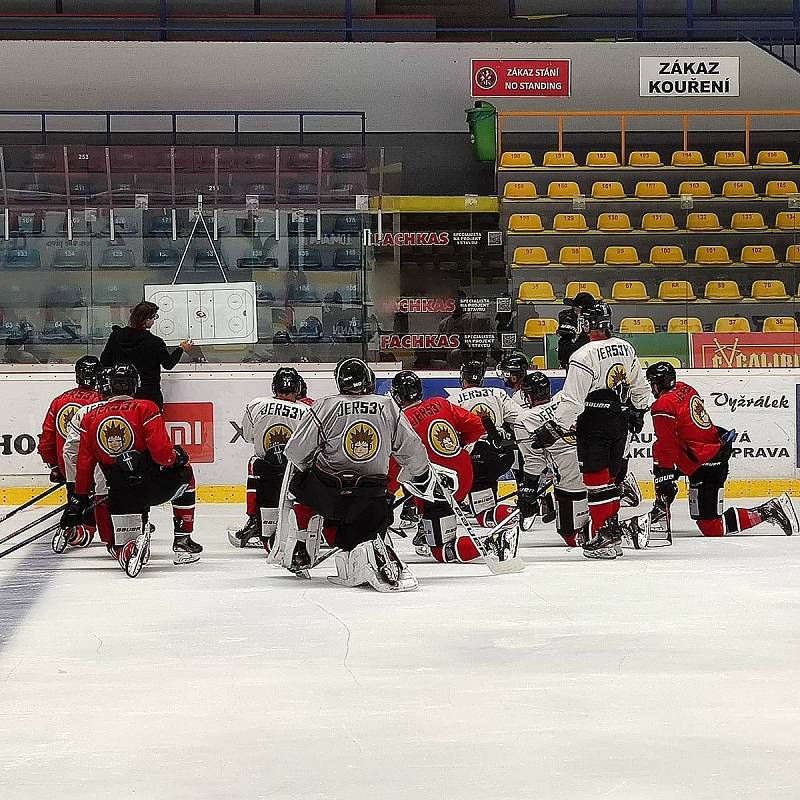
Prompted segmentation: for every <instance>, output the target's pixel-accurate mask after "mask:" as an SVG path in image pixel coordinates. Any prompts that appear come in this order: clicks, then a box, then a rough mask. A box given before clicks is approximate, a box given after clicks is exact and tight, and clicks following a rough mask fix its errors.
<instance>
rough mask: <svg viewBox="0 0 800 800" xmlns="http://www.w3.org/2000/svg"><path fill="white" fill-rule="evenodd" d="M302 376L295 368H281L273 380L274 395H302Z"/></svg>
mask: <svg viewBox="0 0 800 800" xmlns="http://www.w3.org/2000/svg"><path fill="white" fill-rule="evenodd" d="M300 380H301V379H300V374H299V373H298V371H297V370H296V369H295V368H294V367H281V368H280V369H279V370H278V371H277V372H276V373H275V375H274V376H273V378H272V393H273V394H274V395H275V396H276V397H277V395H279V394H293V395H297V396H299V395H300Z"/></svg>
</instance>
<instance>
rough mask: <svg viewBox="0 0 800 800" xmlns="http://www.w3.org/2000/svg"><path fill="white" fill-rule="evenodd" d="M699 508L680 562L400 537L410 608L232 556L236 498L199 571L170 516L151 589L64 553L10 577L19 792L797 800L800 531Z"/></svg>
mask: <svg viewBox="0 0 800 800" xmlns="http://www.w3.org/2000/svg"><path fill="white" fill-rule="evenodd" d="M747 504H748V505H750V504H752V502H749V503H747ZM646 507H649V504H643V506H642V508H643V509H644V508H646ZM676 508H678V509H679V511H676V518H675V522H674V528H675V531H676V534H677V535H676V540H675V544H674V546H672V547H667V548H662V549H657V550H656V549H648V550H646V551H642V552H638V553H637V552H634V551H626V553H625V556H624V558H621V559H618V560H616V561H611V562H596V561H589V560H588V559H585V558H583V557H582V556H581V554H580V552H579V551H577V550H567V549H566V548H564V547H563V546H562V545H560V544H559V540H557V538H556V536H555V533H554V532H552V531H550V530H545V529H544V528H542V529H540V530H538V531H536V532H535V533H533V534H527V535H526V536H525V538H524V539H523V542H522V546H521V548H520V552H521V555H522V556H523V558H524V559H525V560H526V561H527V562H528V564H529V566H528V569H527V570H526V571H525V572H523V573H520V574H517V575H507V576H499V577H493V576H491V575H489V574H488V573H487V572H486V571H485V569H484V568H483V567H481V566H479V565H438V564H433V563H427V562H424V561H423V560H422V559H420V558H419V557H417V556H416V555H415V554H414V553H413V550H412V548H411V546H410V543H409V541H408V540H405V541H403V540H401V541H400V547H399V550H400V552H401V553H402V554H404V555H407V556H408V560H409V562H410V563H412V568H413V569H414V571H415V572H416V574H417V575H418V576H419V578H420V583H421V587H420V590H419V591H417V592H411V593H404V594H397V595H381V594H378V593H376V592H375V591H373V590H371V589H367V588H365V589H343V588H340V587H335V586H332V585H331V584H329V583H328V582H327V581H326V580H325V578H324V575H327V574H330V572H331V571H332V569H333V566H332V560H331V561H328V562H326V563H325V564H324V565H323V566H322V567H320V569H319V570H318V573H319V574H315V577H314V579H313V580H312V581H310V582H307V581H302V580H300V579H298V578H295V577H292V576H291V575H289V574H288V573H286V572H283V571H279V570H278V569H276V568H274V567H268V566H267V565H266V564H265V563H264V559H263V556H262V554H261V553H260V551H258V550H255V549H248V550H234V549H233V548H232V547H231V546H230V545H229V544H228V542H227V539H226V536H225V529H226V527H227V526H228V525H232V524H235V523H239V522H241V521H243V512H242V509H241V507H239V506H200V507H199V508H198V528H197V534H196V538H197V540H198V541H200V542H201V543H202V544H204V545H205V548H206V551H205V553H204V557H203V559H202V560H201V561H200V562H199V563H198V564H194V565H189V566H184V567H176V566H173V564H172V559H171V551H170V543H171V533H170V531H171V521H170V520H169V517H168V514H167V511H166V510H165V509H163V508H162V509H158V510H157V511H156V512H155V514H154V521H155V522H156V523H157V525H158V528H159V531H158V532H157V533H156V535H155V538H154V548H153V550H154V555H153V560H152V561H151V562H150V564H149V565H148V566H147V567H145V569H144V571H143V572H142V574H141V576H140V577H139V578H138V579H136V580H130V579H128V578H126V577H125V575H124V574H123V573H122V571H121V570H120V569H119V568H118V567H117V566H116V565H115V563H114V562H113V561H112V560H111V559H110V558H109V556H108V555H107V554H106V553H105V550H104V548H102V547H101V546H93V547H91V548H90V549H88V550H84V551H72V552H70V553H68V554H66V555H64V556H61V557H57V556H55V555H53V554H52V553H51V552H50V547H49V543H48V539H44V540H42V541H41V542H39V543H37V544H35V545H32V546H30V547H28V548H26V549H23V550H21V551H19V552H18V553H16V554H14V555H12V556H9V557H8V558H4V559H2V560H0V797H2V798H3V800H18V799H19V798H25V800H31V799H32V798H37V799H38V798H57V799H58V800H72V799H73V798H75V799H76V800H78V799H79V800H93V799H94V798H116V799H117V800H123V799H127V798H146V799H147V800H184V798H185V799H186V800H198V798H224V800H239V798H242V799H244V798H248V800H253V799H254V798H271V799H272V798H276V799H278V798H279V799H280V800H289V799H290V798H291V799H293V798H298V799H299V798H304V799H306V798H337V799H338V798H347V799H348V800H360V798H369V799H370V800H373V799H374V798H391V800H402V799H403V798H409V799H412V798H413V800H423V799H424V800H427V799H428V798H430V799H431V800H434V799H435V800H450V799H451V798H452V800H500V798H515V799H516V798H520V799H522V798H532V797H533V798H545V799H546V800H555V799H556V798H591V799H592V800H595V799H599V798H610V799H612V800H621V798H626V800H627V799H628V798H630V800H661V799H662V798H664V799H665V800H666V798H669V800H675V799H676V798H681V800H685V798H707V799H710V798H719V799H720V800H723V799H724V800H731V798H761V799H763V800H774V799H775V798H794V799H796V798H797V797H799V796H800V722H799V721H800V691H799V690H798V661H800V583H799V582H798V574H799V573H800V537H793V538H787V537H785V536H783V535H782V534H781V533H780V532H779V531H778V529H777V528H774V527H771V526H766V525H765V526H761V527H760V528H757V529H755V531H753V532H752V533H751V534H750V535H743V536H739V537H736V538H733V537H731V538H727V539H722V540H719V539H703V538H702V537H700V536H699V534H697V533H696V532H695V530H694V529H693V525H692V524H691V523H690V522H689V520H688V515H687V512H686V503H685V501H678V502H677V503H676ZM38 513H41V512H38ZM629 515H630V512H629V513H628V514H627V515H623V516H629ZM20 518H24V519H25V520H27V519H31V518H32V515H29V514H21V515H20ZM21 521H22V520H21ZM21 521H20V523H19V524H21ZM11 526H12V523H11V521H9V522H8V523H6V524H5V525H4V526H3V528H2V531H3V532H4V531H8V530H13V527H11Z"/></svg>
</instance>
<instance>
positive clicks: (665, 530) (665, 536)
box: [648, 498, 672, 547]
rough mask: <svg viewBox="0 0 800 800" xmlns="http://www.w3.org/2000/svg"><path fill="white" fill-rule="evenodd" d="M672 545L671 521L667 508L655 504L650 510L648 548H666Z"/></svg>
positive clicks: (657, 502)
mask: <svg viewBox="0 0 800 800" xmlns="http://www.w3.org/2000/svg"><path fill="white" fill-rule="evenodd" d="M671 544H672V519H671V514H670V510H669V506H666V505H664V504H663V503H661V502H659V500H658V498H656V502H655V503H654V504H653V507H652V508H651V509H650V542H649V545H648V546H649V547H654V546H656V547H666V546H668V545H671Z"/></svg>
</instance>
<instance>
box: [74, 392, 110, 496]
mask: <svg viewBox="0 0 800 800" xmlns="http://www.w3.org/2000/svg"><path fill="white" fill-rule="evenodd" d="M107 402H108V400H100V401H98V402H97V403H89V405H88V406H81V407H80V408H79V409H78V410H77V411H76V412H75V413H74V414H73V415H72V417H71V418H70V420H69V421H68V422H67V425H66V436H65V437H64V450H63V455H64V477H65V478H66V480H67V483H75V475H76V474H77V471H78V451H79V449H80V444H81V426H82V425H83V418H84V417H85V416H86V415H87V414H88V413H89V412H90V411H94V409H96V408H100V406H103V405H105V404H106V403H107ZM94 493H95V495H105V494H108V488H107V487H106V476H105V475H104V474H103V470H101V469H100V465H99V464H98V465H97V466H96V467H95V468H94Z"/></svg>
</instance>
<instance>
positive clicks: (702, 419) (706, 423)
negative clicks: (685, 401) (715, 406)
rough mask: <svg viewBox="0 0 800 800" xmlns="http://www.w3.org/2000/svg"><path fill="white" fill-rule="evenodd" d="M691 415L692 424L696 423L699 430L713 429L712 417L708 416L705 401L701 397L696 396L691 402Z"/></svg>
mask: <svg viewBox="0 0 800 800" xmlns="http://www.w3.org/2000/svg"><path fill="white" fill-rule="evenodd" d="M689 414H690V416H691V418H692V422H694V424H695V425H697V427H698V428H703V429H704V430H708V428H710V427H711V424H712V423H711V417H709V416H708V412H707V411H706V407H705V404H704V403H703V399H702V398H701V397H700V396H699V395H695V396H694V397H692V399H691V400H690V401H689Z"/></svg>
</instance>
